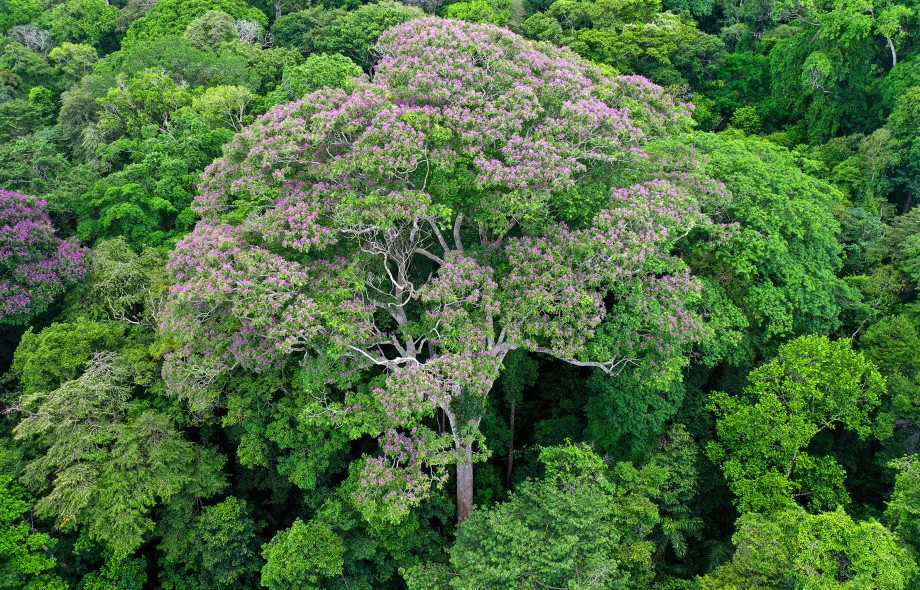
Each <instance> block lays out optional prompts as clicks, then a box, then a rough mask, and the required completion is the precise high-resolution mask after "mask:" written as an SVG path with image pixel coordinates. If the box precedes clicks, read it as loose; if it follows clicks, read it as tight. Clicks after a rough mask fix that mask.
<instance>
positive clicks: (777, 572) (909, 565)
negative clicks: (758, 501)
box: [700, 509, 917, 590]
mask: <svg viewBox="0 0 920 590" xmlns="http://www.w3.org/2000/svg"><path fill="white" fill-rule="evenodd" d="M732 540H733V541H734V543H735V546H736V550H735V554H734V556H733V557H732V560H731V562H730V563H728V564H726V565H724V566H722V567H720V568H719V569H717V570H716V571H715V572H713V573H712V574H710V575H708V576H706V577H705V578H703V579H702V580H701V584H700V586H701V588H702V590H735V589H737V590H741V589H756V588H763V589H766V588H803V589H812V588H814V589H818V588H821V589H837V588H839V589H841V590H843V589H844V588H873V589H877V590H902V589H904V590H906V589H907V588H911V587H913V586H912V584H913V581H914V580H915V579H916V576H917V565H916V563H914V561H913V560H912V559H911V557H910V556H909V555H908V554H907V551H906V550H905V549H904V548H903V547H902V546H900V545H899V544H898V541H897V538H896V537H895V536H894V535H892V534H891V533H890V532H889V531H888V530H887V529H885V527H883V526H882V525H881V524H879V523H878V522H875V521H866V522H854V521H853V520H852V519H851V518H850V517H849V516H848V515H847V514H846V513H845V512H844V511H843V510H838V511H836V512H825V513H822V514H816V515H813V514H808V513H806V512H805V511H803V510H801V509H792V510H784V511H782V512H778V513H775V514H772V515H763V514H757V513H749V514H745V515H743V516H742V517H741V518H739V519H738V524H737V532H736V533H735V534H734V536H733V537H732Z"/></svg>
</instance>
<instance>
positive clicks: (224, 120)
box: [192, 86, 255, 131]
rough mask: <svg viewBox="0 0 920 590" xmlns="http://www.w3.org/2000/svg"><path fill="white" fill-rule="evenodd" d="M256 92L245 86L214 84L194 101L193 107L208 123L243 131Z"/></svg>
mask: <svg viewBox="0 0 920 590" xmlns="http://www.w3.org/2000/svg"><path fill="white" fill-rule="evenodd" d="M254 98H255V94H253V93H252V91H251V90H249V89H248V88H246V87H245V86H212V87H211V88H208V89H207V90H205V91H204V92H203V93H201V96H197V97H195V99H194V100H193V101H192V108H193V109H194V110H195V111H197V112H198V114H200V115H201V117H202V118H203V119H204V120H205V122H206V123H209V124H210V125H212V126H214V127H227V128H230V129H233V130H234V131H242V130H243V125H244V123H245V122H246V121H247V118H248V115H247V111H248V110H249V105H250V103H251V102H252V101H253V99H254Z"/></svg>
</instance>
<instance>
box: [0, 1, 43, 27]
mask: <svg viewBox="0 0 920 590" xmlns="http://www.w3.org/2000/svg"><path fill="white" fill-rule="evenodd" d="M43 4H44V3H43V2H42V0H0V33H3V34H6V33H7V32H8V31H9V30H10V29H11V28H13V27H14V26H16V25H24V24H26V23H29V22H31V21H32V20H33V19H34V18H35V17H37V16H38V15H40V14H41V12H42V10H43V8H44V7H43Z"/></svg>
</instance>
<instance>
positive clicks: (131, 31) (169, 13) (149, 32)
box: [100, 0, 268, 48]
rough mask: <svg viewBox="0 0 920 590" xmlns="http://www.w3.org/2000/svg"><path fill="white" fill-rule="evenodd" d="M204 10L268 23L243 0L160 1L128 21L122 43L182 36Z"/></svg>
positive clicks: (263, 15) (266, 24)
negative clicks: (146, 11)
mask: <svg viewBox="0 0 920 590" xmlns="http://www.w3.org/2000/svg"><path fill="white" fill-rule="evenodd" d="M100 1H102V0H100ZM208 11H220V12H224V13H226V14H228V15H230V16H231V17H233V18H235V19H245V20H252V21H256V22H258V23H259V24H261V25H262V26H263V27H267V26H268V18H266V16H265V13H263V12H261V11H260V10H258V9H256V8H253V7H251V6H249V5H248V4H246V2H244V1H243V0H160V1H159V2H157V4H156V5H155V6H154V7H153V8H152V9H151V10H150V12H148V13H147V14H146V15H145V16H142V17H141V18H139V19H137V20H136V21H134V22H133V23H132V24H131V27H130V28H128V32H127V33H126V34H125V39H124V42H123V43H122V46H123V47H126V48H129V47H132V46H134V45H136V44H138V43H140V42H142V41H148V40H153V39H157V38H160V37H166V36H172V35H177V36H178V35H182V34H183V33H185V30H186V28H187V27H188V26H189V25H190V24H191V23H192V21H194V20H195V19H196V18H198V17H200V16H203V15H204V14H205V13H207V12H208Z"/></svg>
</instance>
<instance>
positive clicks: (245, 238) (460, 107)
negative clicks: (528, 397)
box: [160, 18, 707, 521]
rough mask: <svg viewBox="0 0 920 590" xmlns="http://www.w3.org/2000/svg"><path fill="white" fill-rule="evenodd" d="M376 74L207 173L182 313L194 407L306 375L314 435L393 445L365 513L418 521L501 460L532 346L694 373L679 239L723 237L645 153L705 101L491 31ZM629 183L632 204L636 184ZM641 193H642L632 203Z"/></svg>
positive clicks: (412, 48)
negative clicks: (435, 490)
mask: <svg viewBox="0 0 920 590" xmlns="http://www.w3.org/2000/svg"><path fill="white" fill-rule="evenodd" d="M378 51H379V54H380V56H381V57H380V59H379V61H378V63H377V64H376V66H375V68H374V71H373V77H372V79H365V80H363V81H358V82H356V83H355V84H354V85H353V88H352V90H351V91H350V92H345V91H342V90H331V89H330V90H320V91H318V92H315V93H313V94H311V95H309V96H307V97H306V98H304V99H303V100H301V101H297V102H294V103H291V104H288V105H283V106H279V107H276V108H275V109H273V110H272V111H270V112H268V113H267V114H265V115H264V116H263V117H261V118H260V119H259V120H258V121H256V122H255V123H254V124H253V125H252V126H251V127H249V128H248V129H246V130H244V131H243V132H242V133H240V134H238V135H237V136H236V137H235V139H234V140H233V141H232V142H231V143H230V144H229V145H228V146H226V148H225V155H224V157H223V158H221V159H219V160H217V161H215V162H214V163H213V164H212V165H211V166H210V167H209V168H208V169H207V171H206V172H205V175H204V179H203V181H202V184H201V187H200V189H201V194H200V196H199V197H198V199H197V202H196V205H195V206H196V208H197V210H198V211H199V212H200V213H201V215H202V220H201V221H200V222H199V223H198V225H197V227H196V228H195V230H194V231H193V232H192V233H191V234H190V235H188V236H187V237H186V238H185V239H184V240H182V241H181V242H180V243H179V244H178V245H177V248H176V250H175V252H174V253H173V256H172V258H171V261H170V263H169V272H170V273H171V276H172V279H173V281H174V282H173V286H172V287H171V290H170V294H169V298H168V301H167V303H166V305H165V307H164V309H163V310H162V314H161V320H160V321H161V329H162V331H163V333H164V334H165V335H166V336H167V339H168V341H169V342H171V343H172V345H173V346H172V350H171V351H170V352H168V353H167V355H166V360H165V364H164V369H163V371H164V377H165V378H166V380H167V384H168V386H169V388H170V390H171V391H173V392H174V393H176V394H177V395H180V396H182V397H183V398H185V399H186V400H187V402H188V403H189V405H190V406H191V407H192V408H195V409H208V408H210V407H212V406H214V405H216V404H218V403H219V399H220V390H221V386H222V385H223V384H225V383H226V381H227V379H228V376H229V375H230V374H231V373H232V372H238V371H253V372H261V371H267V370H273V369H277V368H278V367H280V366H283V365H284V364H286V363H291V362H296V363H298V364H299V365H300V367H301V368H300V370H301V372H302V374H303V375H306V377H305V378H304V379H301V380H300V381H301V382H302V383H301V386H303V387H305V388H308V389H309V391H310V393H312V394H313V397H314V399H315V404H314V405H313V406H312V407H311V408H310V409H309V411H307V412H305V413H304V414H303V415H302V416H299V417H298V419H301V420H313V421H316V423H317V424H318V425H319V424H323V425H325V426H327V427H329V426H331V427H338V428H344V429H346V430H347V432H348V433H349V435H350V436H352V437H353V438H359V437H362V436H368V435H370V436H374V437H377V438H378V440H379V448H380V451H379V454H377V455H376V456H372V457H366V458H365V462H364V463H363V464H362V465H361V468H360V471H361V476H360V481H359V482H358V484H357V486H356V488H357V491H356V492H355V494H354V496H353V498H354V501H355V503H356V506H357V507H358V508H359V509H360V510H361V511H362V512H363V513H364V514H365V516H367V517H369V518H371V517H382V518H387V519H390V520H393V521H395V520H398V519H399V518H401V516H402V515H404V514H405V513H406V511H407V510H409V509H410V508H411V507H412V506H414V505H416V504H417V503H418V502H420V501H421V500H423V499H424V498H425V497H426V495H427V494H428V493H429V492H430V490H431V489H432V487H433V486H440V485H443V484H444V482H445V481H447V480H448V479H449V475H450V472H451V470H454V471H455V474H456V488H457V512H458V518H459V519H460V520H463V519H465V518H466V517H467V515H468V514H469V512H470V509H471V505H472V499H473V464H474V462H476V461H478V460H482V459H483V458H485V457H486V456H487V454H488V449H486V448H485V445H484V444H483V440H482V436H481V434H480V431H479V422H480V418H481V415H482V411H483V406H484V404H485V402H486V398H487V396H488V395H489V392H490V390H491V388H492V384H493V383H494V382H495V380H496V378H497V377H498V376H499V374H500V372H501V369H502V362H503V359H504V358H505V356H506V355H507V354H508V353H509V351H511V350H514V349H524V350H527V351H531V352H533V353H541V354H546V355H550V356H552V357H555V358H557V359H561V360H563V361H566V362H569V363H572V364H575V365H579V366H585V367H596V368H597V369H599V370H602V371H604V372H606V373H608V374H611V375H616V374H618V373H619V372H621V371H624V370H630V371H642V372H643V373H644V375H645V378H647V379H670V378H674V376H675V373H679V368H680V367H681V366H683V364H684V363H685V357H686V352H687V349H688V347H689V345H690V344H691V343H692V342H694V341H696V340H698V339H699V338H700V337H701V335H702V332H703V326H702V323H701V321H700V318H699V317H698V316H697V315H696V314H695V313H694V312H693V311H692V310H691V307H692V302H693V301H694V300H695V298H696V296H697V294H698V291H699V286H698V284H697V283H696V282H695V280H694V279H693V278H692V277H691V276H690V274H689V272H688V269H687V267H686V266H685V265H684V264H683V262H682V261H681V260H680V258H678V257H676V256H674V255H672V250H673V247H674V244H675V242H676V241H677V240H678V239H680V237H681V236H683V235H685V234H686V233H687V232H688V231H690V230H691V229H692V228H693V227H694V226H696V225H699V224H704V223H707V221H706V218H705V217H704V216H703V215H702V214H701V213H700V209H699V207H698V205H697V200H696V199H695V198H694V191H693V190H692V189H688V188H685V187H682V186H680V185H679V183H676V182H674V181H673V180H669V179H668V178H667V177H666V176H662V177H660V178H658V179H654V178H653V179H651V180H649V179H648V178H646V180H645V181H644V182H642V183H638V184H632V183H631V182H630V181H629V180H628V179H629V178H630V177H635V174H636V171H637V170H640V169H642V168H643V166H645V164H644V160H645V159H646V158H645V154H644V152H643V150H642V146H643V144H644V143H646V142H647V141H649V140H651V139H653V138H656V137H661V136H663V135H667V134H669V133H672V132H674V131H676V130H679V129H680V128H681V127H682V126H683V125H684V124H685V121H686V115H687V111H686V107H685V106H684V105H681V104H679V103H676V102H674V101H673V100H672V99H671V98H670V97H669V96H668V95H666V94H665V93H664V92H663V91H662V89H661V88H659V87H657V86H655V85H653V84H651V83H649V82H648V81H647V80H645V79H643V78H639V77H618V78H610V77H607V76H605V75H603V74H602V73H601V71H599V70H598V69H597V68H595V67H593V66H592V65H590V64H588V63H587V62H585V61H583V60H581V59H580V58H578V57H576V56H575V55H574V54H572V53H570V52H569V51H567V50H564V49H558V48H553V47H550V46H548V45H535V44H533V43H530V42H528V41H526V40H524V39H522V38H520V37H518V36H516V35H514V34H512V33H510V32H508V31H506V30H503V29H500V28H497V27H494V26H491V25H474V24H469V23H463V22H456V21H449V20H442V19H436V18H425V19H420V20H415V21H411V22H409V23H406V24H403V25H399V26H397V27H394V28H392V29H390V30H389V31H388V32H387V33H385V34H384V35H383V36H382V37H381V39H380V41H379V45H378ZM618 187H619V188H618ZM623 187H625V188H623Z"/></svg>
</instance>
